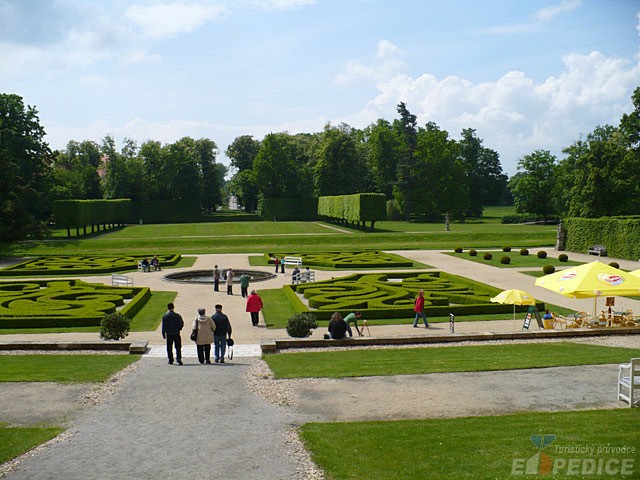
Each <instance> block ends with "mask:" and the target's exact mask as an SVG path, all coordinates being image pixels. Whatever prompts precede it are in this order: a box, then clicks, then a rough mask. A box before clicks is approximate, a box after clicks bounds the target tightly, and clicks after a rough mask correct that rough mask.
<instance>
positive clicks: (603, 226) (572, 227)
mask: <svg viewBox="0 0 640 480" xmlns="http://www.w3.org/2000/svg"><path fill="white" fill-rule="evenodd" d="M562 223H563V226H564V229H565V232H566V239H565V242H566V243H565V246H566V249H567V250H569V251H571V252H581V253H586V252H587V250H588V248H589V247H590V246H592V245H604V246H606V247H607V254H608V255H609V256H612V257H616V258H625V259H627V260H638V259H640V216H635V217H602V218H566V219H564V220H563V221H562Z"/></svg>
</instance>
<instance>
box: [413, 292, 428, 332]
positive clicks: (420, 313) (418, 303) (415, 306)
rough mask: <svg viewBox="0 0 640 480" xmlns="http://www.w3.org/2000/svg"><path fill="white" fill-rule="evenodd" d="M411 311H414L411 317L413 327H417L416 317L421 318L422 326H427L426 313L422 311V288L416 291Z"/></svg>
mask: <svg viewBox="0 0 640 480" xmlns="http://www.w3.org/2000/svg"><path fill="white" fill-rule="evenodd" d="M413 311H414V312H416V317H415V318H414V319H413V327H414V328H418V319H420V318H422V321H423V322H424V328H429V322H427V315H426V314H425V313H424V290H422V289H421V290H420V291H419V292H418V296H417V298H416V301H415V303H414V304H413Z"/></svg>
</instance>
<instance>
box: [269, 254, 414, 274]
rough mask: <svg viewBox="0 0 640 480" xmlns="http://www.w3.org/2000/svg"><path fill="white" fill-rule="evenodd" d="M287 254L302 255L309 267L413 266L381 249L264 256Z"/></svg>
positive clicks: (402, 258)
mask: <svg viewBox="0 0 640 480" xmlns="http://www.w3.org/2000/svg"><path fill="white" fill-rule="evenodd" d="M274 256H277V257H278V258H282V257H286V256H295V257H302V263H303V265H305V266H309V267H329V268H342V269H346V270H352V269H354V268H384V267H393V268H399V267H413V262H412V261H411V260H409V259H407V258H404V257H401V256H400V255H394V254H391V253H385V252H379V251H364V252H321V253H291V252H287V253H282V252H271V253H265V254H264V258H265V260H266V261H267V263H271V259H272V258H273V257H274Z"/></svg>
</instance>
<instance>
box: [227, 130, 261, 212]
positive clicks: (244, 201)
mask: <svg viewBox="0 0 640 480" xmlns="http://www.w3.org/2000/svg"><path fill="white" fill-rule="evenodd" d="M259 151H260V141H259V140H255V139H254V138H253V137H252V136H251V135H242V136H240V137H236V138H235V140H234V141H233V142H232V143H231V144H229V146H228V147H227V149H226V150H225V154H226V155H227V157H229V159H230V160H231V167H232V168H235V169H236V172H235V174H234V175H233V177H232V179H231V182H230V183H229V193H231V194H232V195H233V196H235V197H236V199H237V200H238V203H239V204H240V205H241V206H242V207H243V208H244V210H245V211H246V212H253V211H255V210H256V209H257V208H258V193H259V190H258V184H257V182H256V175H255V172H254V170H253V162H254V161H255V159H256V156H257V155H258V152H259Z"/></svg>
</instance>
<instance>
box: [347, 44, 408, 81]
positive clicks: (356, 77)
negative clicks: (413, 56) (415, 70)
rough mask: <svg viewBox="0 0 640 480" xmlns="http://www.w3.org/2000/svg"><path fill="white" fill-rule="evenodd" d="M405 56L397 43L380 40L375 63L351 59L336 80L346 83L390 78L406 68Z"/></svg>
mask: <svg viewBox="0 0 640 480" xmlns="http://www.w3.org/2000/svg"><path fill="white" fill-rule="evenodd" d="M403 56H404V52H403V51H402V49H401V48H399V47H398V46H397V45H394V44H393V43H391V42H390V41H388V40H380V42H378V49H377V51H376V55H375V62H374V64H372V65H366V64H364V63H361V62H359V61H355V60H350V61H349V62H347V64H346V65H345V67H344V71H343V72H341V73H339V74H338V75H336V77H335V81H336V83H338V84H341V85H345V84H350V83H356V82H361V81H374V82H377V81H381V80H384V79H388V78H390V77H392V76H394V75H396V74H397V73H398V72H400V71H403V70H405V69H406V63H405V61H404V60H403V58H402V57H403Z"/></svg>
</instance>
